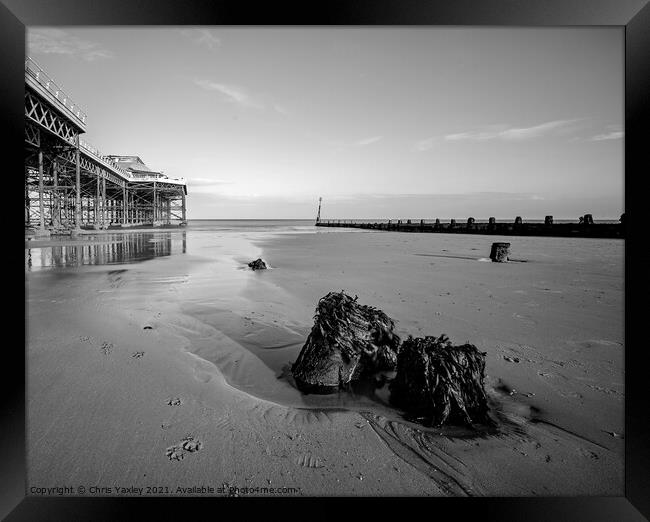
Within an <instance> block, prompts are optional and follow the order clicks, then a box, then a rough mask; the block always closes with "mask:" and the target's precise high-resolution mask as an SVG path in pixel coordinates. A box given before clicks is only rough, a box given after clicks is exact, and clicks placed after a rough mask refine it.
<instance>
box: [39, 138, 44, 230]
mask: <svg viewBox="0 0 650 522" xmlns="http://www.w3.org/2000/svg"><path fill="white" fill-rule="evenodd" d="M43 203H44V202H43V151H42V150H40V149H39V151H38V210H39V213H40V223H39V225H40V229H41V233H45V205H44V204H43Z"/></svg>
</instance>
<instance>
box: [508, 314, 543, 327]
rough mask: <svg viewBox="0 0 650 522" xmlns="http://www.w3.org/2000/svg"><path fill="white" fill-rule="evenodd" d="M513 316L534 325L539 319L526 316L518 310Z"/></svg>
mask: <svg viewBox="0 0 650 522" xmlns="http://www.w3.org/2000/svg"><path fill="white" fill-rule="evenodd" d="M512 317H513V318H515V319H517V320H519V321H521V322H522V323H525V324H529V325H531V326H534V325H536V324H537V321H534V320H533V319H530V318H528V317H525V316H523V315H519V314H518V313H516V312H515V313H514V314H512Z"/></svg>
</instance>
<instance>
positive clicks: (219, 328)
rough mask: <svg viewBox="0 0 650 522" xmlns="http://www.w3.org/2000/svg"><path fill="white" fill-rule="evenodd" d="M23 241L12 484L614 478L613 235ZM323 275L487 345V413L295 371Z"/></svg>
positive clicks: (225, 225)
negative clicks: (438, 407)
mask: <svg viewBox="0 0 650 522" xmlns="http://www.w3.org/2000/svg"><path fill="white" fill-rule="evenodd" d="M495 241H507V242H510V243H511V261H510V262H508V263H492V262H490V260H489V258H488V255H489V253H490V245H491V243H492V242H495ZM25 252H26V264H25V268H26V271H25V278H26V289H27V291H26V317H27V324H26V337H27V346H26V362H27V364H26V366H27V376H26V382H27V390H26V406H27V429H26V433H27V448H28V449H27V492H28V494H47V492H48V491H49V492H50V494H56V493H52V492H53V491H56V489H51V488H60V487H70V488H71V491H69V492H68V491H67V490H66V494H72V495H93V496H95V495H106V496H116V495H134V496H145V495H163V496H167V495H179V496H188V495H190V496H191V495H239V496H248V495H262V496H277V495H281V496H321V495H323V496H333V495H338V496H356V495H371V496H373V495H395V496H406V495H414V496H585V495H587V496H620V495H622V494H623V491H624V475H623V473H624V466H623V452H624V443H625V433H624V400H625V390H624V382H625V374H624V365H623V360H624V337H623V331H624V306H623V296H624V293H623V288H624V286H623V285H624V273H623V268H624V241H623V240H619V239H589V238H553V237H511V238H506V237H501V236H493V237H491V236H479V235H471V234H467V235H445V234H417V233H399V232H384V231H370V230H355V229H326V228H325V229H323V228H321V229H317V228H316V227H314V226H313V223H310V222H304V221H301V222H289V221H287V222H264V221H260V222H213V221H190V223H189V225H188V227H187V228H186V229H178V230H155V229H149V230H133V229H131V230H129V231H128V232H118V231H106V232H105V233H96V234H84V235H81V236H79V237H78V238H74V239H73V238H66V239H57V238H51V239H49V240H30V241H26V244H25ZM258 257H261V258H262V259H264V260H265V261H266V262H267V263H268V265H269V267H270V269H269V270H262V271H252V270H250V269H249V268H248V267H247V263H248V262H249V261H252V260H254V259H257V258H258ZM340 290H344V291H345V292H346V293H348V294H349V295H352V296H354V295H357V296H358V299H359V302H360V303H362V304H368V305H372V306H375V307H377V308H380V309H381V310H383V311H384V312H385V313H386V314H387V315H388V316H389V317H391V318H392V319H394V320H395V322H396V332H397V333H398V335H399V336H400V337H401V338H402V339H405V338H406V337H407V336H408V335H413V336H425V335H435V336H438V335H441V334H443V333H444V334H446V335H448V336H449V338H450V339H451V340H452V341H453V342H454V343H455V344H460V343H465V342H469V343H472V344H474V345H476V346H477V347H478V348H479V350H481V351H482V352H486V382H485V384H486V391H487V393H488V397H489V401H490V408H491V412H492V414H493V416H494V419H495V420H496V422H497V426H496V428H495V429H491V430H484V431H480V430H479V431H476V432H475V431H472V430H470V429H468V428H464V427H454V426H449V427H443V428H426V427H424V426H421V425H418V424H415V423H413V422H410V421H407V420H406V419H405V418H404V415H403V414H404V412H401V411H399V410H397V409H395V408H394V407H392V406H391V405H390V404H389V402H388V391H387V389H385V388H384V389H378V390H368V389H364V388H363V387H359V388H356V389H354V390H350V391H341V392H340V393H338V394H334V395H328V396H317V395H304V394H302V393H301V392H300V391H298V390H297V389H296V388H295V386H294V385H293V384H292V381H291V377H290V371H289V367H290V365H291V363H293V362H294V361H295V359H296V358H297V356H298V354H299V353H300V349H301V347H302V346H303V344H304V343H305V340H306V338H307V336H308V334H309V332H310V330H311V327H312V325H313V315H314V310H315V307H316V304H317V302H318V300H319V299H320V298H321V297H323V296H324V295H325V294H327V293H328V292H330V291H340ZM80 488H82V489H83V490H80Z"/></svg>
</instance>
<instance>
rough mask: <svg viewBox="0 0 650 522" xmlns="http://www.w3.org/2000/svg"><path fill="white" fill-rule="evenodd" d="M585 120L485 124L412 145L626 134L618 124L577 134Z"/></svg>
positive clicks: (424, 148) (418, 147) (593, 138)
mask: <svg viewBox="0 0 650 522" xmlns="http://www.w3.org/2000/svg"><path fill="white" fill-rule="evenodd" d="M584 128H585V123H584V119H582V118H578V119H566V120H553V121H547V122H544V123H540V124H538V125H533V126H530V127H514V126H509V125H484V126H481V127H477V128H474V129H472V130H468V131H464V132H457V133H453V134H445V135H442V136H432V137H429V138H425V139H422V140H418V141H416V142H415V143H414V144H413V150H416V151H418V152H424V151H427V150H430V149H431V148H433V146H434V145H435V144H436V143H444V142H449V143H462V142H470V143H471V142H486V141H501V142H510V143H516V142H527V141H532V140H538V139H543V138H550V137H555V138H557V137H564V138H569V141H573V142H575V141H604V140H615V139H620V138H622V137H623V135H624V133H623V131H622V130H621V128H620V126H619V125H608V126H607V127H606V131H605V132H601V133H599V134H596V135H593V136H591V137H588V138H584V137H582V138H581V137H579V136H576V134H577V133H579V132H580V131H583V132H584Z"/></svg>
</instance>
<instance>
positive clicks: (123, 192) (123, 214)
mask: <svg viewBox="0 0 650 522" xmlns="http://www.w3.org/2000/svg"><path fill="white" fill-rule="evenodd" d="M127 198H128V196H127V195H126V187H122V224H123V225H126V201H127Z"/></svg>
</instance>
